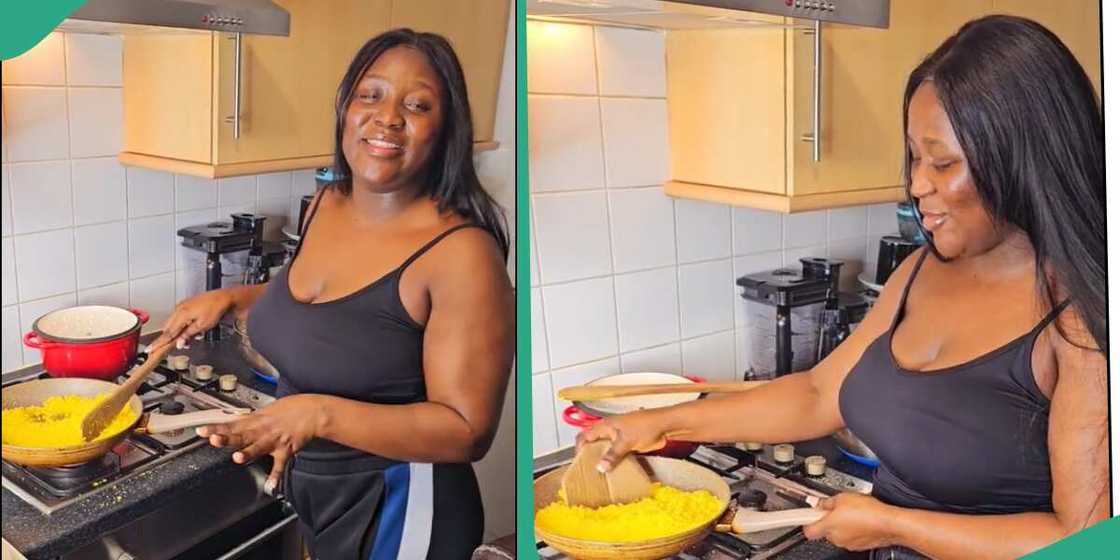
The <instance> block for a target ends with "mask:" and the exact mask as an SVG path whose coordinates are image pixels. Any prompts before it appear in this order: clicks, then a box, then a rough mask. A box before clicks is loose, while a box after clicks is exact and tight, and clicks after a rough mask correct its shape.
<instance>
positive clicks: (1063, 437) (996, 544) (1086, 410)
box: [806, 310, 1111, 560]
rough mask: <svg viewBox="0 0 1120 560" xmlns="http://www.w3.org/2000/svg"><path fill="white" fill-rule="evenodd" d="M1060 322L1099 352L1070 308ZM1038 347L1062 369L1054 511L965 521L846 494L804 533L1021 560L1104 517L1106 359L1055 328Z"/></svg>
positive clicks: (1053, 407) (936, 554) (1054, 410)
mask: <svg viewBox="0 0 1120 560" xmlns="http://www.w3.org/2000/svg"><path fill="white" fill-rule="evenodd" d="M1059 321H1061V322H1062V325H1063V327H1064V328H1065V331H1066V332H1067V334H1069V335H1070V338H1071V339H1072V340H1073V341H1074V342H1076V343H1078V344H1081V345H1083V346H1088V347H1090V348H1091V347H1093V346H1094V345H1093V342H1092V338H1091V337H1089V336H1088V332H1087V331H1086V330H1085V329H1084V326H1083V324H1082V323H1081V321H1080V320H1079V319H1078V318H1077V317H1076V315H1075V314H1074V311H1073V310H1066V311H1065V312H1063V314H1062V316H1061V317H1060V318H1059ZM1039 344H1048V345H1049V350H1052V351H1051V352H1047V356H1048V361H1050V363H1049V364H1046V365H1043V367H1055V368H1056V370H1057V383H1056V385H1055V387H1054V392H1053V396H1052V398H1051V401H1050V429H1049V436H1048V443H1049V448H1050V473H1051V477H1052V479H1053V485H1054V487H1053V494H1052V497H1053V503H1054V512H1053V513H1041V512H1040V513H1021V514H1013V515H961V514H950V513H938V512H930V511H922V510H915V509H903V508H897V507H893V506H887V505H885V504H882V503H881V502H878V501H877V500H875V499H874V498H870V497H866V496H850V495H845V496H839V497H837V498H836V499H835V500H834V501H833V502H832V503H830V504H829V505H828V506H826V507H829V508H830V509H832V510H833V512H832V513H830V514H829V515H828V516H826V517H825V518H824V519H823V520H821V521H820V522H819V523H817V524H816V525H814V526H811V527H807V528H806V535H807V536H809V537H811V538H820V537H825V538H828V540H829V541H831V542H833V543H835V544H837V545H839V546H844V547H846V548H856V549H864V548H870V547H874V546H885V545H888V544H899V545H903V546H907V547H910V548H913V549H915V550H918V551H920V552H922V553H923V554H926V555H927V556H931V557H933V558H939V559H943V560H952V559H962V560H964V559H972V558H1017V557H1020V556H1023V555H1025V554H1027V553H1029V552H1032V551H1035V550H1038V549H1039V548H1042V547H1044V546H1047V545H1049V544H1052V543H1054V542H1055V541H1058V540H1060V539H1062V538H1065V537H1067V536H1069V535H1071V534H1073V533H1075V532H1077V531H1080V530H1082V529H1085V528H1086V527H1088V526H1090V525H1092V524H1094V523H1097V522H1099V521H1102V520H1104V519H1106V518H1107V517H1108V515H1109V499H1110V491H1111V489H1110V485H1109V475H1108V473H1109V458H1108V425H1107V422H1108V402H1107V397H1106V394H1107V381H1106V371H1107V370H1106V361H1105V358H1104V355H1103V354H1102V353H1101V352H1099V351H1096V350H1086V349H1083V348H1079V347H1078V346H1077V345H1075V344H1071V343H1070V342H1068V341H1066V340H1065V339H1064V338H1063V337H1062V336H1061V335H1059V334H1058V333H1057V331H1056V329H1055V327H1054V326H1051V327H1050V328H1049V329H1047V331H1046V333H1045V335H1044V338H1042V339H1040V340H1039ZM1036 367H1037V366H1036ZM945 476H953V473H945Z"/></svg>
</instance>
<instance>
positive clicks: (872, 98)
mask: <svg viewBox="0 0 1120 560" xmlns="http://www.w3.org/2000/svg"><path fill="white" fill-rule="evenodd" d="M1058 4H1059V3H1052V2H1046V1H1045V0H1037V1H1036V0H995V2H993V0H944V1H940V2H922V1H912V0H895V1H893V2H891V22H890V27H889V28H888V29H875V28H865V27H852V26H845V25H833V24H822V28H823V32H822V35H821V36H822V48H821V50H822V53H821V54H822V60H823V62H822V64H823V65H822V84H821V94H822V96H821V121H822V122H821V142H822V147H821V159H820V161H813V157H812V143H811V142H808V141H804V140H803V137H804V136H806V135H808V134H809V133H810V132H811V131H812V130H813V128H812V115H813V111H812V104H813V40H814V36H813V35H812V34H811V33H808V32H807V31H806V30H805V29H803V28H797V27H794V28H790V26H793V25H794V24H798V26H800V27H804V24H805V23H806V22H803V21H795V20H790V19H780V18H773V21H774V24H775V25H774V26H772V27H760V28H755V29H750V28H746V29H743V28H740V29H727V30H681V31H676V30H674V31H669V32H668V36H667V41H666V58H667V79H668V106H669V139H670V147H671V149H670V152H671V154H672V155H671V158H672V165H671V170H672V171H671V180H670V181H669V182H668V183H666V185H665V191H666V193H667V194H669V195H670V196H675V197H681V198H693V199H700V200H707V201H711V202H719V203H725V204H732V205H736V206H747V207H753V208H761V209H766V210H772V211H778V212H787V213H788V212H798V211H807V210H818V209H823V208H835V207H842V206H851V205H860V204H873V203H881V202H893V201H898V200H902V199H903V191H902V188H901V186H900V185H901V183H902V165H903V146H904V140H903V138H904V134H903V130H902V97H903V91H904V89H905V82H906V78H907V76H908V75H909V73H910V71H911V70H912V69H913V68H914V67H915V66H917V64H918V63H919V62H920V61H921V59H922V57H924V56H925V55H926V54H928V53H930V52H932V51H933V50H934V49H935V48H936V47H937V46H938V45H939V44H940V43H941V42H942V41H944V40H945V39H946V38H947V37H949V36H950V35H951V34H952V33H953V32H955V31H956V30H957V29H958V28H959V27H960V26H961V25H963V24H964V23H965V22H967V21H968V20H971V19H974V18H977V17H980V16H982V15H985V14H988V13H992V12H1000V13H1012V14H1018V15H1024V16H1027V17H1031V18H1034V19H1037V20H1039V21H1040V22H1042V23H1043V24H1045V25H1047V26H1049V27H1051V29H1052V30H1054V31H1055V33H1057V34H1058V35H1059V36H1060V37H1062V39H1063V41H1066V42H1067V44H1069V45H1070V47H1071V49H1072V50H1073V51H1074V53H1075V54H1076V55H1077V56H1078V57H1079V59H1080V60H1081V62H1082V64H1083V65H1085V67H1086V69H1087V70H1088V71H1089V72H1090V74H1092V75H1093V76H1094V83H1095V84H1099V83H1100V77H1099V76H1100V55H1099V45H1100V35H1099V26H1098V24H1097V23H1096V22H1097V21H1099V13H1098V10H1097V8H1096V2H1092V1H1089V0H1077V1H1076V2H1073V4H1076V5H1077V6H1059V5H1058ZM1061 4H1064V3H1061ZM1090 6H1091V7H1090ZM782 25H785V26H786V27H782ZM1098 91H1099V87H1098Z"/></svg>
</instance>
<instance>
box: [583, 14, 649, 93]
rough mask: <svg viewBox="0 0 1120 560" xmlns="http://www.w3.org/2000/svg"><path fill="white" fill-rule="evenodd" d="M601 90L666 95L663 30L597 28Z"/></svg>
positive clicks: (596, 51) (600, 91)
mask: <svg viewBox="0 0 1120 560" xmlns="http://www.w3.org/2000/svg"><path fill="white" fill-rule="evenodd" d="M595 54H596V57H597V61H598V64H597V65H596V66H597V67H598V69H599V93H600V94H602V95H623V96H626V95H629V96H636V97H665V35H664V33H662V32H660V31H647V30H638V29H626V28H621V27H596V28H595Z"/></svg>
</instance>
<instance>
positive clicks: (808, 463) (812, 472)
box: [805, 455, 827, 476]
mask: <svg viewBox="0 0 1120 560" xmlns="http://www.w3.org/2000/svg"><path fill="white" fill-rule="evenodd" d="M826 464H827V463H826V461H825V458H824V456H822V455H813V456H810V457H806V458H805V474H807V475H809V476H824V469H825V466H826Z"/></svg>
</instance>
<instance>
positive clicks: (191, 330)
mask: <svg viewBox="0 0 1120 560" xmlns="http://www.w3.org/2000/svg"><path fill="white" fill-rule="evenodd" d="M231 307H233V297H232V295H231V294H230V292H229V290H212V291H209V292H203V293H201V294H198V295H197V296H194V297H192V298H189V299H185V300H183V301H181V302H179V304H178V305H176V306H175V312H174V313H172V314H171V317H170V318H169V319H167V322H166V323H164V325H163V333H162V334H160V336H159V338H158V339H156V341H155V342H154V343H152V344H153V346H160V345H161V344H164V343H170V342H175V341H176V340H186V339H189V338H191V337H192V336H194V335H196V334H199V333H201V332H203V331H206V330H208V329H210V328H211V327H213V326H214V325H217V324H218V321H219V320H221V318H222V316H223V315H225V314H226V312H227V311H229V310H230V308H231Z"/></svg>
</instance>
